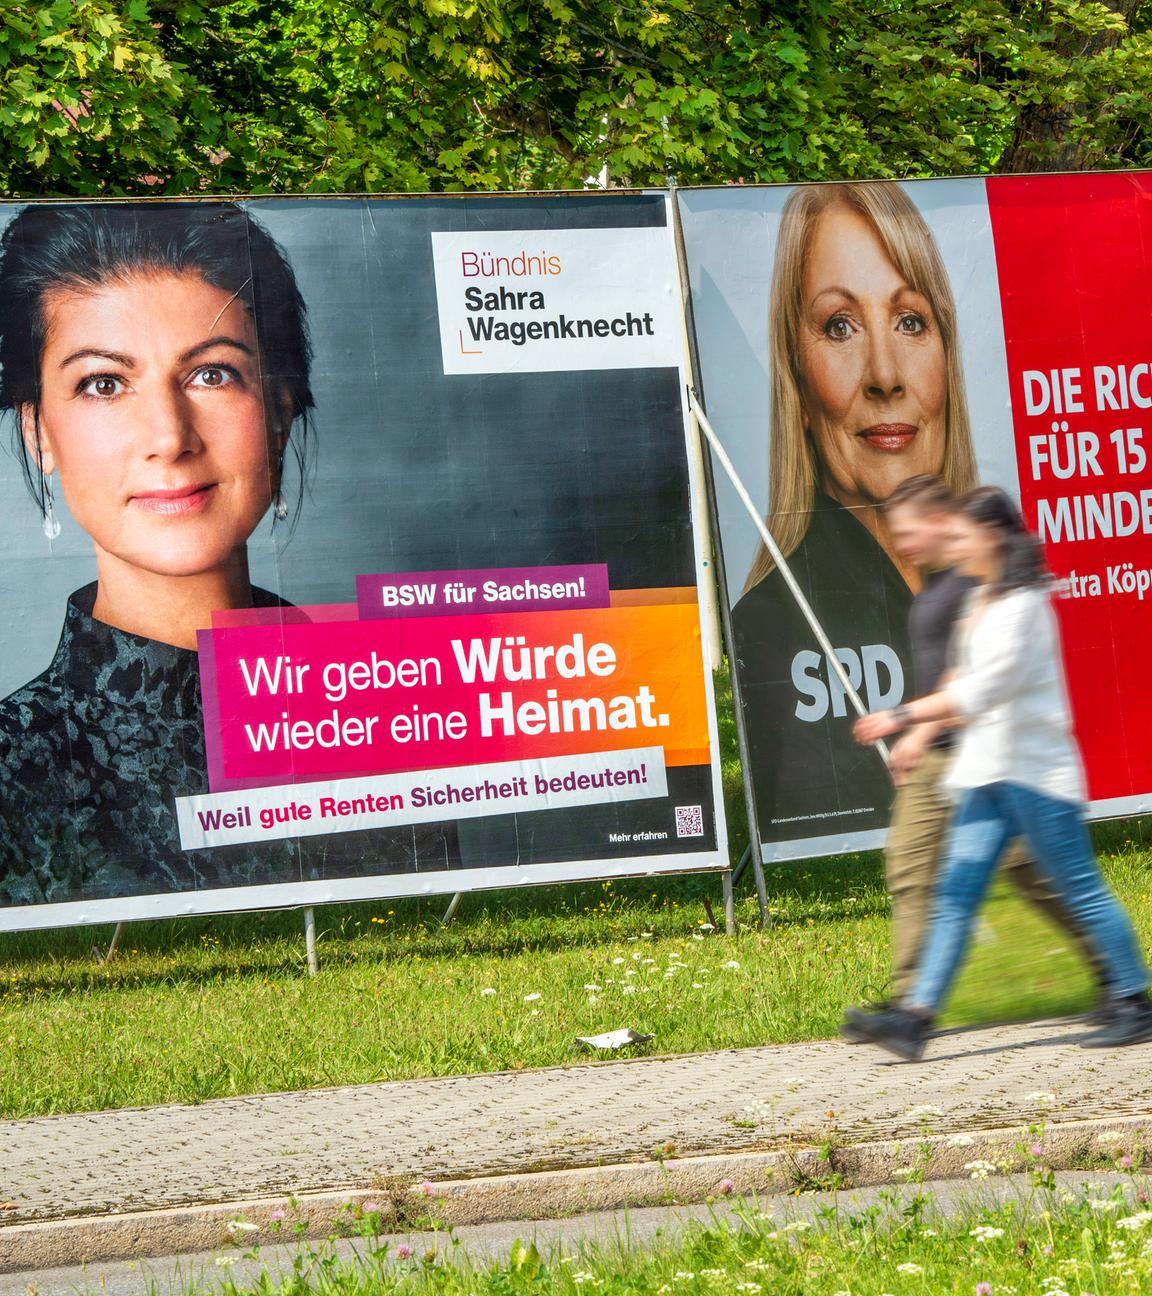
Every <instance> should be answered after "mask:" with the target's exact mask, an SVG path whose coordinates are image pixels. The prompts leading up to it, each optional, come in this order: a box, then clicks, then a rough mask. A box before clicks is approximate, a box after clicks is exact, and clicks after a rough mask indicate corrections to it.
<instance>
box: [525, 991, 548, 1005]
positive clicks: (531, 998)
mask: <svg viewBox="0 0 1152 1296" xmlns="http://www.w3.org/2000/svg"><path fill="white" fill-rule="evenodd" d="M543 998H544V996H543V995H542V994H535V993H533V994H526V995H525V996H524V1002H525V1003H535V1002H536V1000H537V999H543Z"/></svg>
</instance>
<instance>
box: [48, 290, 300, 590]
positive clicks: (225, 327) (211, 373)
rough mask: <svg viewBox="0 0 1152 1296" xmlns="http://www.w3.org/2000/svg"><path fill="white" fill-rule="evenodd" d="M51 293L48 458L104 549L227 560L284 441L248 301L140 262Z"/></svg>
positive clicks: (194, 562)
mask: <svg viewBox="0 0 1152 1296" xmlns="http://www.w3.org/2000/svg"><path fill="white" fill-rule="evenodd" d="M45 307H46V310H45V315H46V322H47V336H46V340H45V345H44V351H43V355H42V357H41V402H40V446H41V456H42V458H41V466H42V469H43V471H44V472H45V473H50V472H52V471H55V472H56V473H58V474H59V482H60V486H61V488H62V490H63V493H64V497H65V499H66V500H67V502H68V507H69V509H70V510H71V512H72V514H73V516H74V517H75V519H76V521H77V522H78V523H79V524H80V526H82V527H83V528H84V530H85V531H87V532H88V534H89V535H90V536H91V537H92V540H93V542H94V543H95V545H96V547H97V551H98V552H99V551H103V552H104V553H105V554H108V555H111V556H112V557H114V558H115V559H118V560H119V561H121V562H124V563H127V564H129V565H131V566H134V567H137V568H141V569H144V570H146V571H149V572H153V573H156V574H158V575H171V576H191V575H200V574H203V573H206V572H210V571H212V570H215V569H216V568H218V567H221V566H222V565H224V564H225V563H227V562H228V561H229V559H230V558H231V557H232V556H233V555H234V554H235V552H236V550H237V548H238V547H240V546H242V545H243V544H244V543H245V542H246V541H247V539H248V537H249V536H250V535H251V534H252V532H253V531H254V530H255V528H256V526H257V524H258V523H259V521H260V519H261V518H262V517H263V515H264V513H265V512H266V511H267V509H268V506H269V503H270V501H271V498H272V494H273V492H274V489H275V486H276V483H275V481H274V480H273V474H272V473H271V472H270V461H271V462H273V463H274V462H275V461H276V458H277V456H278V451H279V450H282V444H279V445H271V446H270V438H269V431H268V425H269V416H271V415H272V411H271V410H270V409H269V410H266V392H265V388H264V384H263V380H262V377H261V373H260V367H259V360H258V355H257V339H256V331H255V328H254V326H253V323H252V319H251V317H250V315H249V313H248V310H247V308H246V307H245V305H244V304H243V302H242V301H240V299H239V298H238V297H236V296H235V295H234V294H230V293H228V292H226V291H224V290H223V289H221V288H215V287H213V286H212V285H211V284H208V283H206V282H205V281H204V280H203V279H201V278H200V277H199V276H198V275H195V274H145V273H141V274H139V275H132V276H129V277H126V278H123V279H117V280H113V281H110V282H109V283H108V284H107V285H105V286H103V287H100V288H95V289H90V288H83V289H77V288H66V287H61V288H58V289H55V290H53V291H52V292H50V293H49V294H48V296H47V298H46V300H45ZM31 418H32V415H31V411H29V410H25V411H22V421H23V426H24V430H25V436H26V438H27V437H28V436H29V433H30V425H31Z"/></svg>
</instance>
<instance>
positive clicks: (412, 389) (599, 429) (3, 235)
mask: <svg viewBox="0 0 1152 1296" xmlns="http://www.w3.org/2000/svg"><path fill="white" fill-rule="evenodd" d="M682 357H683V327H682V309H681V291H680V282H679V277H678V267H677V261H676V256H675V249H674V244H673V240H672V234H671V227H670V219H669V199H668V197H667V196H666V195H664V194H620V195H611V196H602V195H586V196H582V195H571V196H554V197H532V198H523V199H519V198H489V197H482V198H436V199H432V198H428V199H307V200H303V199H301V200H284V199H259V200H252V201H245V202H239V203H227V202H218V201H211V202H208V201H205V202H198V201H190V202H183V201H171V202H169V201H159V202H152V203H117V204H53V203H32V204H27V205H16V204H12V205H8V206H4V207H0V409H2V412H3V416H4V418H5V420H6V422H7V425H8V428H9V431H10V434H11V449H12V454H11V456H10V457H9V458H8V459H7V461H6V467H5V471H4V475H3V478H2V480H0V498H2V500H3V507H2V508H0V528H2V529H3V533H4V534H3V543H4V552H5V555H6V558H7V561H6V563H5V565H4V569H3V575H2V577H0V607H2V608H3V612H4V614H3V617H2V619H0V646H2V648H3V651H2V652H0V677H2V678H0V761H2V764H3V780H2V783H0V929H6V930H13V929H18V928H26V927H40V926H54V925H62V924H69V923H83V922H96V921H109V920H119V919H129V918H146V917H158V916H163V915H174V914H186V913H208V912H214V911H222V910H236V909H249V908H258V907H268V906H281V905H293V904H314V903H321V902H325V901H331V900H340V899H344V900H351V899H357V898H367V897H375V896H384V895H402V894H407V895H411V894H428V893H433V892H451V891H456V890H463V889H468V888H474V887H501V886H509V885H514V884H520V883H537V882H544V881H562V880H571V879H579V878H590V877H605V876H623V875H629V874H646V873H659V872H674V871H689V870H698V869H708V868H720V867H726V866H727V858H726V849H725V835H724V823H723V818H722V809H721V799H720V796H719V775H718V755H717V744H716V727H715V718H714V715H713V709H712V694H711V684H710V680H709V678H708V674H707V667H706V663H705V660H704V649H703V640H702V635H701V611H700V601H699V599H698V597H697V586H698V582H699V580H700V569H699V565H698V559H697V555H698V550H699V542H698V538H697V535H696V529H695V524H694V520H693V517H692V502H691V501H692V490H691V480H690V476H691V473H692V471H693V470H692V467H691V463H690V456H689V454H688V442H687V439H686V421H685V410H684V391H685V376H684V372H683V363H682Z"/></svg>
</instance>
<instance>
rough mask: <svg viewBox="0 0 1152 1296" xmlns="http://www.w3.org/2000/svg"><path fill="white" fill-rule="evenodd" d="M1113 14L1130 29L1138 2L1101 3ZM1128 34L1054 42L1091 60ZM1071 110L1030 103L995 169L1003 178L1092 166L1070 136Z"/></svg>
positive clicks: (1104, 0) (1071, 53) (1068, 53)
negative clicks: (1034, 172)
mask: <svg viewBox="0 0 1152 1296" xmlns="http://www.w3.org/2000/svg"><path fill="white" fill-rule="evenodd" d="M1101 3H1102V4H1103V5H1104V6H1105V7H1106V8H1108V9H1111V10H1112V12H1113V13H1116V14H1119V15H1120V17H1121V18H1123V19H1124V21H1125V23H1126V24H1127V28H1128V31H1131V29H1132V20H1133V18H1134V17H1135V15H1136V11H1137V9H1139V8H1140V3H1141V0H1101ZM1126 35H1127V32H1124V31H1105V32H1101V33H1100V34H1099V35H1098V36H1090V37H1082V38H1079V39H1078V38H1077V37H1076V36H1075V35H1069V36H1066V37H1064V38H1063V39H1062V40H1059V41H1057V42H1056V48H1057V49H1058V50H1059V52H1060V53H1061V54H1064V55H1065V56H1067V57H1069V58H1073V57H1077V56H1080V57H1089V58H1090V57H1091V56H1092V55H1095V54H1100V53H1102V52H1103V51H1104V50H1107V49H1114V48H1115V47H1116V46H1117V45H1119V44H1120V42H1121V41H1122V40H1123V39H1124V37H1125V36H1126ZM1070 116H1071V114H1070V111H1069V108H1068V107H1067V105H1063V104H1043V103H1041V104H1030V105H1029V106H1028V107H1027V108H1025V109H1024V110H1023V111H1022V112H1021V113H1020V117H1019V120H1018V121H1017V123H1016V130H1015V132H1014V133H1013V136H1012V143H1011V144H1009V146H1008V147H1007V148H1006V149H1005V150H1004V153H1003V154H1002V156H1001V158H1000V161H999V163H998V164H997V166H996V170H997V171H998V172H1000V173H1001V174H1002V175H1021V174H1024V173H1026V172H1030V171H1083V170H1086V169H1087V168H1088V167H1089V166H1090V165H1091V159H1089V158H1085V157H1084V155H1083V150H1082V149H1081V147H1080V145H1079V144H1078V143H1077V142H1076V141H1075V140H1073V139H1072V138H1071V137H1070V134H1069V130H1068V123H1069V119H1070Z"/></svg>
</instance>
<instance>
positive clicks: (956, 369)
mask: <svg viewBox="0 0 1152 1296" xmlns="http://www.w3.org/2000/svg"><path fill="white" fill-rule="evenodd" d="M835 206H845V207H848V208H850V209H851V210H853V211H855V212H858V213H859V214H860V215H861V216H863V217H864V219H865V220H867V221H868V223H869V224H870V225H871V226H872V228H873V229H874V230H875V231H876V236H877V238H879V240H880V243H881V244H882V246H883V248H884V250H885V252H887V254H888V256H889V258H890V259H891V261H892V264H893V265H894V266H895V267H896V268H897V269H898V270H899V271H900V273H901V274H902V275H903V276H904V278H905V280H906V281H907V283H908V285H909V287H910V288H912V289H913V290H914V291H916V292H918V293H921V294H922V295H923V296H925V297H927V299H928V301H929V302H930V304H931V306H932V314H933V315H934V317H935V320H936V327H937V329H938V330H939V333H940V340H941V343H942V344H943V348H944V359H945V364H946V365H947V373H948V386H947V397H946V404H945V414H944V462H943V464H942V465H941V469H940V476H941V477H942V478H943V479H944V481H945V482H946V483H947V484H948V486H949V487H951V489H952V490H953V491H954V492H955V493H956V494H960V493H961V492H963V491H966V490H970V489H971V488H972V486H973V485H974V484H975V477H976V462H975V456H974V455H973V452H972V432H971V428H970V426H969V423H968V402H967V400H966V399H965V396H964V374H963V369H962V365H961V361H960V348H959V345H958V342H957V337H956V303H955V301H954V300H953V297H952V287H951V285H950V284H949V282H948V272H947V270H946V269H945V268H944V261H943V259H942V258H941V256H940V251H939V249H938V248H937V247H936V241H935V240H934V239H933V237H932V231H931V230H930V229H929V228H928V226H927V225H926V224H925V221H924V218H923V216H921V215H920V212H919V211H918V210H917V208H916V206H915V204H914V203H913V202H912V200H911V199H910V198H909V197H908V195H907V194H906V193H905V192H904V190H903V189H902V188H901V187H900V186H899V185H898V184H896V183H894V182H892V181H873V182H871V183H868V184H828V185H805V186H803V187H801V188H798V189H796V190H795V191H794V192H793V194H792V195H791V196H790V197H789V199H788V201H787V202H786V203H785V204H784V211H783V213H782V215H781V219H780V235H779V238H778V240H777V243H776V258H775V263H774V265H773V270H772V290H771V294H770V298H769V307H768V333H769V353H770V357H771V362H772V400H771V438H770V445H769V472H770V478H769V495H768V516H767V518H766V521H767V523H768V527H769V529H770V530H771V532H772V535H773V537H774V538H775V540H776V543H777V544H778V545H779V546H780V551H781V553H783V554H784V556H785V557H787V556H788V555H789V554H790V553H792V552H793V550H794V549H795V548H796V547H797V545H799V543H800V542H801V540H803V539H804V536H805V534H806V532H807V530H808V520H809V516H810V514H811V510H812V505H813V502H814V500H815V496H816V485H817V482H818V480H819V469H818V465H817V462H816V455H815V452H814V450H813V448H812V444H811V441H810V440H809V438H808V436H807V433H806V429H805V426H804V410H803V403H802V401H801V397H800V375H799V372H798V347H797V333H798V327H799V321H800V315H801V311H802V309H803V285H804V264H805V261H806V259H807V256H808V248H809V244H810V243H811V241H812V233H813V230H814V229H815V227H816V222H817V220H818V219H819V217H820V216H821V215H823V213H824V212H826V211H828V209H829V208H831V207H835ZM773 566H774V563H773V561H772V556H771V554H769V552H768V550H767V548H766V546H765V545H763V544H761V546H760V548H759V550H758V551H757V554H756V558H755V561H754V562H753V564H752V569H751V571H750V572H749V573H748V579H747V581H746V582H745V584H744V593H747V592H748V591H749V590H750V589H751V588H752V587H753V586H754V585H758V584H759V583H760V582H761V581H762V580H763V579H764V578H765V576H767V575H768V574H769V573H770V572H771V571H772V568H773Z"/></svg>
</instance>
